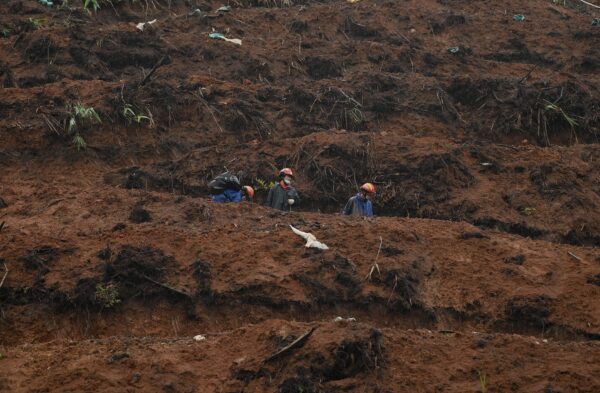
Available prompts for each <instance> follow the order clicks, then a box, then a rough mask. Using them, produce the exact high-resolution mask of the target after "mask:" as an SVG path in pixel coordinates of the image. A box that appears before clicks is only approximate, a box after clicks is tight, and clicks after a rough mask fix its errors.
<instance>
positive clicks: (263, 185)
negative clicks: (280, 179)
mask: <svg viewBox="0 0 600 393" xmlns="http://www.w3.org/2000/svg"><path fill="white" fill-rule="evenodd" d="M254 183H255V184H256V187H255V188H256V190H257V191H258V190H264V191H268V190H270V189H271V188H273V186H275V184H277V182H275V181H271V182H267V181H266V180H263V179H261V178H256V179H255V180H254Z"/></svg>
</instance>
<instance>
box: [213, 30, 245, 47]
mask: <svg viewBox="0 0 600 393" xmlns="http://www.w3.org/2000/svg"><path fill="white" fill-rule="evenodd" d="M208 36H209V37H210V38H212V39H214V40H223V41H227V42H232V43H234V44H237V45H242V40H240V39H239V38H227V37H225V36H224V35H223V34H221V33H210V34H209V35H208Z"/></svg>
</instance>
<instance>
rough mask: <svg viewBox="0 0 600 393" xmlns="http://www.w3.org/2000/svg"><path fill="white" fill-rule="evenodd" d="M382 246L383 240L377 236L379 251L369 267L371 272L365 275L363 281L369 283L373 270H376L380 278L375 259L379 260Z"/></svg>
mask: <svg viewBox="0 0 600 393" xmlns="http://www.w3.org/2000/svg"><path fill="white" fill-rule="evenodd" d="M382 245H383V238H382V237H381V236H379V250H377V256H376V257H375V262H373V265H372V266H371V270H370V271H369V274H367V277H365V280H369V281H371V276H372V275H373V273H374V272H375V270H377V274H378V275H380V276H381V270H379V265H378V264H377V259H379V254H380V253H381V246H382Z"/></svg>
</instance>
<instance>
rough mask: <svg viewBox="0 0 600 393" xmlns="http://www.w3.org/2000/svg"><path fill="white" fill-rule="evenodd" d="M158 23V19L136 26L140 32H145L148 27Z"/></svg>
mask: <svg viewBox="0 0 600 393" xmlns="http://www.w3.org/2000/svg"><path fill="white" fill-rule="evenodd" d="M155 23H156V19H154V20H151V21H150V22H142V23H138V24H137V25H135V27H136V28H137V29H138V30H139V31H144V29H145V28H146V25H148V26H150V25H153V24H155Z"/></svg>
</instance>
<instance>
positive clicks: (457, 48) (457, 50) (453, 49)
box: [448, 46, 460, 55]
mask: <svg viewBox="0 0 600 393" xmlns="http://www.w3.org/2000/svg"><path fill="white" fill-rule="evenodd" d="M448 52H450V53H452V54H453V55H455V54H457V53H458V52H460V48H459V47H458V46H453V47H451V48H448Z"/></svg>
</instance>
